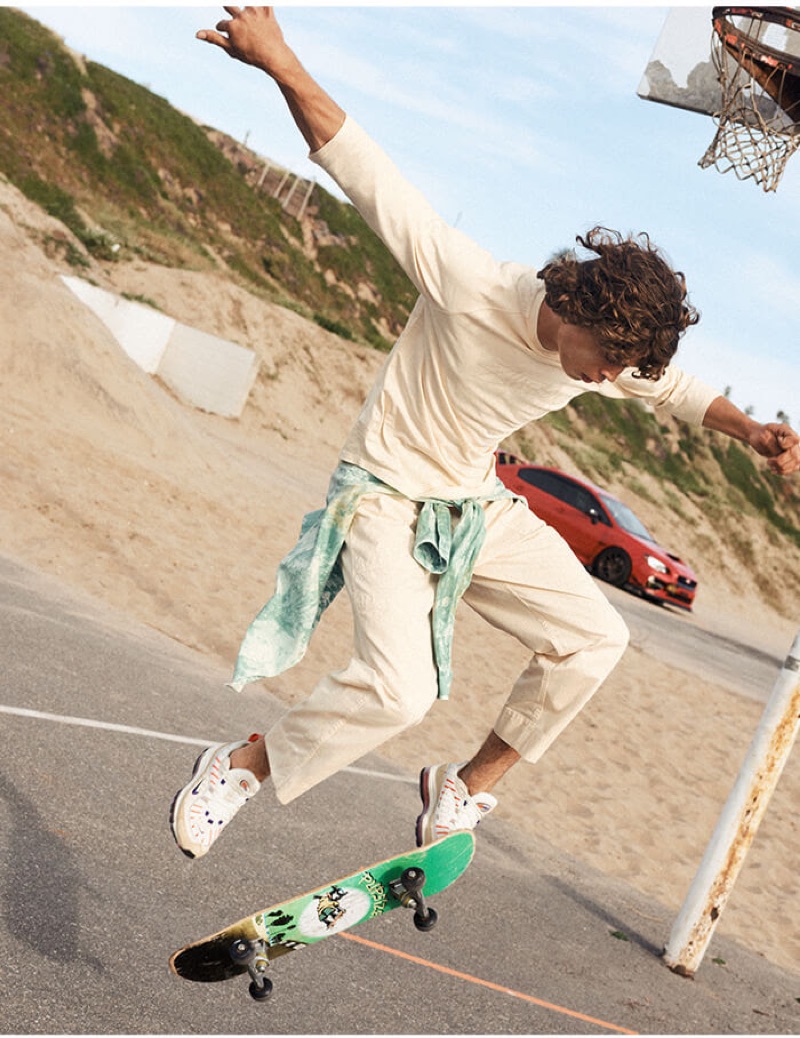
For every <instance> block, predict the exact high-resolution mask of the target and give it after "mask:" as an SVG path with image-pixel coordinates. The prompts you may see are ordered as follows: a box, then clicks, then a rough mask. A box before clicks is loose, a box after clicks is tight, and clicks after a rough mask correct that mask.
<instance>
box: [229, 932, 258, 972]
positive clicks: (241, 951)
mask: <svg viewBox="0 0 800 1038" xmlns="http://www.w3.org/2000/svg"><path fill="white" fill-rule="evenodd" d="M229 954H230V957H231V958H232V959H233V961H234V962H235V963H236V964H237V965H240V966H244V965H246V964H247V963H248V962H249V961H250V959H251V958H252V956H253V945H252V944H251V943H250V941H246V940H245V939H244V938H243V937H241V938H240V939H239V940H238V941H234V942H233V944H232V945H231V946H230V950H229Z"/></svg>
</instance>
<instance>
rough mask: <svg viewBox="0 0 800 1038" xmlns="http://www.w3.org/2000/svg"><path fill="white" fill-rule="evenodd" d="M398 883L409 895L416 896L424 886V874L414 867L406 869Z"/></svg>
mask: <svg viewBox="0 0 800 1038" xmlns="http://www.w3.org/2000/svg"><path fill="white" fill-rule="evenodd" d="M400 882H401V883H402V884H403V886H404V887H405V889H406V890H407V891H408V892H409V894H418V893H419V892H420V891H421V890H422V888H423V887H424V886H425V873H424V871H423V870H422V869H417V868H414V867H412V868H409V869H406V870H405V871H404V872H403V875H402V876H401V877H400Z"/></svg>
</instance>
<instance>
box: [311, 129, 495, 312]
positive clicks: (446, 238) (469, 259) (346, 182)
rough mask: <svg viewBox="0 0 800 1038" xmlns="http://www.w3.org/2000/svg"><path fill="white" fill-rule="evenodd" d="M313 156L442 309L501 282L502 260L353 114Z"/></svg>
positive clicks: (469, 301) (470, 301) (461, 304)
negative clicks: (404, 170) (412, 178)
mask: <svg viewBox="0 0 800 1038" xmlns="http://www.w3.org/2000/svg"><path fill="white" fill-rule="evenodd" d="M309 158H310V159H311V161H312V162H315V163H316V164H317V165H319V166H321V167H322V168H323V169H324V170H325V171H326V172H327V173H329V174H330V176H331V177H333V179H334V180H335V181H336V183H337V184H338V185H339V187H340V188H341V189H342V191H343V192H344V193H345V195H347V197H348V198H349V199H350V201H351V202H352V203H353V204H354V205H355V207H356V208H357V209H358V211H359V212H360V213H361V215H362V216H363V217H364V219H365V220H366V222H367V223H368V224H369V226H370V227H371V228H372V230H373V231H374V232H375V233H376V234H377V235H378V237H379V238H381V240H382V241H383V243H384V244H385V245H386V247H387V248H388V249H389V251H390V252H391V253H392V255H393V256H394V257H395V258H396V259H397V261H398V263H400V265H401V267H402V268H403V270H404V271H405V273H406V274H407V275H408V277H409V278H410V280H411V281H412V283H413V284H414V286H415V287H416V289H417V291H418V292H420V293H421V294H422V295H424V296H426V297H427V298H428V299H430V300H431V301H432V302H434V303H436V304H437V305H438V306H440V307H441V308H442V309H446V310H450V311H454V312H455V311H459V310H462V309H464V308H468V307H470V306H473V305H475V297H476V293H477V295H478V296H479V297H480V295H481V293H482V289H483V286H486V285H492V284H497V282H498V278H499V277H500V272H501V268H502V265H501V264H499V263H498V262H497V261H496V260H495V259H494V258H493V257H492V256H491V254H490V253H488V252H487V251H486V250H485V249H483V248H481V247H480V246H479V245H477V244H476V243H475V242H473V241H472V240H471V239H470V238H468V237H467V236H466V235H465V234H463V233H462V232H461V231H458V230H457V229H455V228H454V227H451V226H450V225H448V224H447V223H446V222H445V221H444V220H443V219H442V218H441V217H440V216H439V215H438V213H437V212H436V211H435V210H434V208H433V207H432V206H431V205H430V203H429V202H428V201H427V199H426V198H425V197H424V195H423V194H422V193H421V192H420V191H419V190H418V189H417V188H416V187H414V185H413V184H410V183H409V182H408V180H406V178H405V177H404V176H403V175H402V174H401V173H400V171H399V170H398V169H397V167H396V166H395V164H394V163H393V162H392V160H391V159H390V158H389V157H388V156H387V155H386V153H385V152H384V151H383V150H382V149H381V148H380V147H379V146H378V145H377V144H376V143H375V142H374V141H373V140H372V138H371V137H370V136H369V135H368V134H367V133H366V132H365V131H364V130H363V129H362V128H361V127H360V126H359V125H358V123H356V122H355V120H354V119H352V118H350V116H347V118H346V119H345V121H344V123H343V125H342V127H341V128H340V129H339V131H338V133H337V134H336V135H335V136H334V137H333V138H332V139H331V140H330V141H328V142H327V143H326V144H324V145H323V146H322V147H321V148H320V149H319V150H318V151H315V152H311V154H310V155H309Z"/></svg>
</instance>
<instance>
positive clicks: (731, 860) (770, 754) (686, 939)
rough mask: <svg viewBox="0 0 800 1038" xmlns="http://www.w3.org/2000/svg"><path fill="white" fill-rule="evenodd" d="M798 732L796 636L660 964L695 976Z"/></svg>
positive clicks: (799, 647) (799, 650)
mask: <svg viewBox="0 0 800 1038" xmlns="http://www.w3.org/2000/svg"><path fill="white" fill-rule="evenodd" d="M798 728H800V632H798V634H797V636H796V638H795V640H794V643H793V644H792V648H791V649H790V651H789V655H788V656H787V657H786V662H785V663H784V665H783V669H782V670H781V672H780V674H779V675H778V678H777V680H776V682H775V686H774V688H773V690H772V693H771V695H770V697H769V700H768V702H767V705H766V707H765V709H764V713H763V714H762V716H761V721H760V722H759V725H758V728H757V729H756V733H755V735H754V736H753V741H752V742H751V744H750V748H749V749H748V751H747V754H746V756H745V759H744V762H743V764H742V767H741V770H740V771H739V775H738V777H737V779H736V782H735V784H734V787H733V789H732V790H731V792H730V795H729V797H728V800H727V802H726V804H725V807H724V808H723V809H722V814H721V815H720V818H719V821H718V822H717V828H716V829H715V830H714V835H713V836H712V837H711V841H710V842H709V845H708V847H707V848H706V853H705V855H704V857H703V860H702V861H701V863H700V868H699V869H698V870H697V875H696V876H695V878H694V881H693V883H692V885H691V887H690V888H689V893H688V894H687V895H686V900H685V901H684V903H683V907H682V908H681V911H680V913H679V915H678V918H677V919H676V920H675V923H674V925H673V927H672V933H671V934H670V938H669V941H668V942H667V946H666V948H665V949H664V961H665V962H666V964H667V965H668V966H669V968H670V969H671V970H672V971H673V972H675V973H680V974H681V975H683V976H685V977H693V976H694V974H695V971H696V970H697V968H698V967H699V965H700V963H701V961H702V958H703V955H704V954H705V950H706V947H707V945H708V942H709V941H710V940H711V935H712V934H713V932H714V930H715V928H716V925H717V923H718V921H719V918H720V916H721V915H722V911H723V909H724V907H725V905H726V903H727V900H728V897H729V895H730V893H731V891H732V890H733V885H734V883H735V882H736V877H737V876H738V874H739V870H740V869H741V867H742V865H743V864H744V859H745V857H746V855H747V851H748V850H749V848H750V844H751V843H752V842H753V837H754V836H755V834H756V830H757V829H758V826H759V824H760V822H761V819H762V817H763V815H764V812H765V811H766V808H767V804H768V803H769V798H770V797H771V796H772V793H773V791H774V789H775V787H776V785H777V784H778V779H779V778H780V776H781V772H782V771H783V767H784V765H785V763H786V761H787V760H788V758H789V753H790V752H791V749H792V746H793V744H794V740H795V737H796V736H797V732H798Z"/></svg>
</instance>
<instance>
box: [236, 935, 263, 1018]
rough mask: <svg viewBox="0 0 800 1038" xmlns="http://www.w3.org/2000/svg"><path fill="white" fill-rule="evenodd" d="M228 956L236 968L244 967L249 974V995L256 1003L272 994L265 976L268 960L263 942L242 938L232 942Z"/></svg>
mask: <svg viewBox="0 0 800 1038" xmlns="http://www.w3.org/2000/svg"><path fill="white" fill-rule="evenodd" d="M229 954H230V957H231V959H232V960H233V962H235V963H236V965H237V966H244V967H245V968H246V970H247V972H248V973H249V974H250V988H249V990H250V995H251V997H252V998H254V999H255V1000H256V1001H257V1002H260V1001H261V1000H262V999H265V998H269V996H270V995H271V994H272V981H271V980H270V979H269V977H268V976H267V968H268V967H269V958H268V956H267V945H266V942H265V941H262V940H258V939H257V940H255V941H247V940H245V939H244V938H243V937H240V938H239V939H238V940H236V941H234V942H233V944H232V945H231V946H230V949H229Z"/></svg>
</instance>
